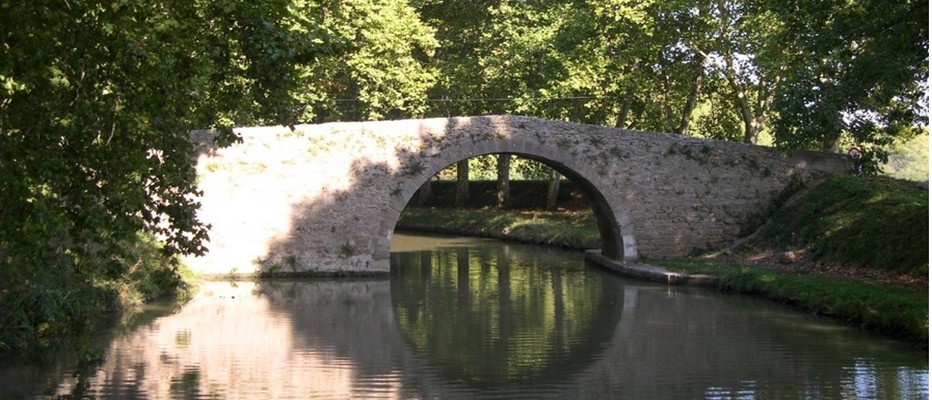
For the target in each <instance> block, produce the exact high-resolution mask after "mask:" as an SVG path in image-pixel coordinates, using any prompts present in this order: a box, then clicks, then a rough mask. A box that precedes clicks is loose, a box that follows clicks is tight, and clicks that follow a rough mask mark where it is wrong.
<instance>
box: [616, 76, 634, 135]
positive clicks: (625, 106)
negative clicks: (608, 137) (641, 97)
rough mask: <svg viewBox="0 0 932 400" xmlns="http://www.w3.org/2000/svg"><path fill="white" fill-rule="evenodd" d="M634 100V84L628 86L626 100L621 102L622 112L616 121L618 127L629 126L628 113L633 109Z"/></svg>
mask: <svg viewBox="0 0 932 400" xmlns="http://www.w3.org/2000/svg"><path fill="white" fill-rule="evenodd" d="M633 102H634V85H630V86H628V90H627V91H625V97H624V100H622V102H621V112H619V113H618V120H617V121H615V127H616V128H627V127H628V126H629V125H628V123H627V121H628V113H629V112H630V111H631V103H633Z"/></svg>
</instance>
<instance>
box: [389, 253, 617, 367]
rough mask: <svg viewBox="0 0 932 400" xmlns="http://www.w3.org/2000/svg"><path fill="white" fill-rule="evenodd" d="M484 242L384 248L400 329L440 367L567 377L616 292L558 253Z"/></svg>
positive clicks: (602, 330) (600, 333) (606, 319)
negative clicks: (416, 248) (392, 250)
mask: <svg viewBox="0 0 932 400" xmlns="http://www.w3.org/2000/svg"><path fill="white" fill-rule="evenodd" d="M492 243H493V244H492V245H490V246H471V247H468V248H467V247H456V246H451V247H440V248H436V249H434V250H432V251H431V250H423V251H408V252H395V253H393V258H392V265H394V266H395V268H394V269H393V273H392V278H391V282H392V284H391V288H392V302H393V306H394V311H395V314H396V316H397V319H398V323H399V326H400V327H401V330H402V332H404V335H405V338H406V339H407V340H408V341H409V342H410V343H411V344H412V346H413V348H414V350H415V351H416V352H417V353H418V355H420V356H421V357H424V358H426V359H427V360H429V362H431V363H432V364H434V365H436V366H439V367H440V368H441V369H442V371H443V372H444V375H445V376H447V377H449V378H452V379H458V380H462V381H465V382H469V383H472V384H475V385H493V384H502V383H521V382H524V383H534V384H536V383H538V382H541V381H542V380H545V379H566V378H569V377H572V376H573V374H574V373H576V372H579V371H580V370H582V369H583V368H585V366H587V365H588V364H590V363H591V361H592V360H593V359H595V358H597V357H598V356H599V353H600V352H601V348H602V345H603V344H605V342H607V341H608V340H609V338H610V337H611V335H612V329H613V327H614V325H615V323H616V322H617V320H618V317H619V316H620V315H621V314H620V309H621V307H622V302H621V301H620V300H621V299H619V298H618V296H616V294H615V293H613V288H611V287H606V282H604V281H603V280H602V279H601V277H602V275H600V274H598V273H587V272H592V271H587V270H585V269H584V268H583V266H582V265H580V263H579V262H578V261H577V262H567V261H569V260H572V259H571V258H566V254H565V253H562V252H557V254H558V256H554V255H553V254H550V253H551V252H552V251H551V252H548V251H541V250H542V249H537V250H538V251H535V252H528V251H519V250H518V249H516V248H513V247H509V246H503V245H501V244H500V243H497V242H492ZM474 244H475V243H474ZM561 256H562V257H561Z"/></svg>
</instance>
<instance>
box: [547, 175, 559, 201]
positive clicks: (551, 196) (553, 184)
mask: <svg viewBox="0 0 932 400" xmlns="http://www.w3.org/2000/svg"><path fill="white" fill-rule="evenodd" d="M559 193H560V173H559V172H557V170H555V169H552V170H550V184H549V185H547V207H546V209H547V210H552V209H554V208H556V207H557V194H559Z"/></svg>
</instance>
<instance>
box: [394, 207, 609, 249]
mask: <svg viewBox="0 0 932 400" xmlns="http://www.w3.org/2000/svg"><path fill="white" fill-rule="evenodd" d="M397 226H398V227H399V228H402V229H409V230H419V231H428V232H440V233H459V234H464V235H471V236H482V237H492V238H499V239H511V240H518V241H522V242H526V243H534V244H542V245H548V246H559V247H566V248H571V249H596V248H599V246H600V243H601V242H600V239H599V232H598V230H597V229H596V228H595V220H594V219H593V218H592V213H591V212H589V211H565V212H547V211H499V210H493V209H481V210H454V209H424V208H408V209H406V210H405V211H404V213H402V215H401V219H400V220H399V221H398V225H397Z"/></svg>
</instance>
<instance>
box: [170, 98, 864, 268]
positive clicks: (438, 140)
mask: <svg viewBox="0 0 932 400" xmlns="http://www.w3.org/2000/svg"><path fill="white" fill-rule="evenodd" d="M237 133H239V134H240V136H241V137H242V139H243V140H242V142H241V143H238V144H235V145H233V146H230V147H226V148H215V147H212V146H211V140H212V139H211V138H212V136H211V135H210V133H206V132H199V133H195V134H194V135H192V137H193V140H194V141H195V143H196V144H197V145H198V147H199V148H200V149H201V150H202V151H200V152H199V156H198V159H197V171H198V175H199V185H200V188H201V189H202V190H203V192H204V195H203V197H202V199H201V203H202V210H201V213H200V216H201V218H202V219H203V220H204V221H205V222H206V223H209V224H210V225H211V230H210V242H209V243H208V248H209V250H210V252H209V253H208V254H207V255H206V256H204V257H197V258H189V259H188V260H186V261H187V262H188V263H189V264H190V265H191V266H192V267H193V268H194V269H195V270H197V271H200V272H202V273H206V274H255V273H263V274H272V275H275V274H282V275H285V274H322V273H323V274H370V273H385V272H387V271H388V269H389V249H390V245H391V236H392V231H393V230H394V226H395V223H396V222H397V220H398V217H399V215H400V213H401V211H402V210H403V209H404V207H405V206H406V205H407V203H408V201H409V200H410V199H411V198H412V197H413V196H414V194H415V193H416V192H417V190H418V189H419V188H420V187H421V185H422V184H423V183H424V182H426V181H427V180H428V179H430V178H431V177H432V176H434V175H435V174H436V173H437V172H438V171H440V170H441V169H443V168H445V167H446V166H448V165H450V164H452V163H455V162H457V161H460V160H462V159H466V158H469V157H473V156H476V155H481V154H490V153H510V154H517V155H521V156H524V157H529V158H533V159H536V160H539V161H542V162H545V163H547V164H548V165H551V166H553V167H554V168H556V169H558V170H559V171H560V172H561V173H563V174H564V175H566V176H567V177H569V178H570V179H573V180H574V181H575V182H577V183H578V184H580V186H581V187H583V188H584V191H586V194H587V197H588V198H589V200H590V203H591V204H592V207H593V212H594V213H595V216H596V219H597V221H598V225H599V231H600V234H601V235H602V239H603V248H602V253H603V255H605V256H606V257H609V258H613V259H626V260H633V259H636V258H638V257H639V256H648V257H652V258H655V257H656V258H660V257H671V256H680V255H684V254H686V253H688V252H690V251H692V250H693V249H696V248H707V247H716V246H720V245H722V244H724V243H727V242H728V241H731V240H733V239H734V238H736V237H737V235H738V233H739V231H740V229H741V224H742V223H744V222H745V221H746V220H747V219H748V218H749V217H751V216H752V215H755V214H759V213H761V212H763V211H764V210H766V208H767V207H768V206H769V205H770V203H771V201H772V199H773V198H775V197H776V196H777V194H779V193H780V192H781V191H782V190H783V189H784V188H785V187H786V186H787V185H789V184H790V182H791V181H792V180H793V179H803V180H814V179H819V178H821V177H823V176H825V175H827V174H834V173H841V172H843V171H844V170H845V160H844V158H843V157H842V156H840V155H833V154H823V153H813V152H797V153H794V154H792V155H785V154H782V153H781V152H780V151H779V150H777V149H772V148H765V147H759V146H750V145H744V144H740V143H732V142H721V141H709V140H701V139H696V138H689V137H683V136H677V135H671V134H659V133H645V132H636V131H629V130H621V129H614V128H607V127H600V126H591V125H580V124H572V123H564V122H554V121H546V120H541V119H537V118H529V117H516V116H489V117H461V118H449V119H446V118H441V119H425V120H403V121H378V122H357V123H331V124H321V125H301V126H297V127H296V129H295V130H294V131H292V130H289V129H288V128H285V127H258V128H243V129H238V130H237Z"/></svg>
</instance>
